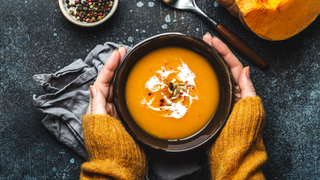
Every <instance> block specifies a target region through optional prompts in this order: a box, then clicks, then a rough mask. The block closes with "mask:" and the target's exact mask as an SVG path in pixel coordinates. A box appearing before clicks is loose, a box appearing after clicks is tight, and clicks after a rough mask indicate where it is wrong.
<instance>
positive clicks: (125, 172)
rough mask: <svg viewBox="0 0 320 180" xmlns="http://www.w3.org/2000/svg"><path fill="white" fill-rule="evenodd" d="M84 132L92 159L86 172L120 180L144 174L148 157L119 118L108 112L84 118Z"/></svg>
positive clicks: (84, 165)
mask: <svg viewBox="0 0 320 180" xmlns="http://www.w3.org/2000/svg"><path fill="white" fill-rule="evenodd" d="M83 133H84V139H85V144H86V149H87V152H88V155H89V160H90V162H87V163H84V164H83V167H82V174H88V173H94V174H95V173H100V174H103V175H107V176H111V177H116V178H117V179H122V178H124V179H134V178H130V177H140V176H141V177H144V175H145V171H146V160H145V159H146V158H145V153H144V151H143V149H142V148H141V147H140V146H139V145H138V144H137V143H136V142H135V141H134V140H133V139H132V137H131V136H130V135H129V134H128V132H127V131H126V130H125V128H124V127H123V126H122V124H121V122H120V121H119V120H116V119H114V118H112V117H110V116H108V115H90V116H84V117H83Z"/></svg>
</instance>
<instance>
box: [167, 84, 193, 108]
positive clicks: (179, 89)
mask: <svg viewBox="0 0 320 180" xmlns="http://www.w3.org/2000/svg"><path fill="white" fill-rule="evenodd" d="M186 83H188V81H185V83H177V82H175V83H173V82H170V83H169V84H168V86H169V88H167V90H168V92H169V94H170V96H168V98H169V99H171V101H174V100H177V99H183V102H184V101H185V99H186V96H182V95H183V92H187V89H188V87H192V88H193V86H192V85H191V84H186ZM180 96H181V98H180ZM167 104H169V103H166V105H167ZM170 106H171V104H170Z"/></svg>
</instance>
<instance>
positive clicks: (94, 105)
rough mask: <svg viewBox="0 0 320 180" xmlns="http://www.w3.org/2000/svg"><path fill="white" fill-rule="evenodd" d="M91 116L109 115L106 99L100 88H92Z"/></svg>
mask: <svg viewBox="0 0 320 180" xmlns="http://www.w3.org/2000/svg"><path fill="white" fill-rule="evenodd" d="M90 94H91V114H107V110H106V98H105V97H104V95H103V94H102V92H101V90H100V89H99V88H98V87H94V86H90Z"/></svg>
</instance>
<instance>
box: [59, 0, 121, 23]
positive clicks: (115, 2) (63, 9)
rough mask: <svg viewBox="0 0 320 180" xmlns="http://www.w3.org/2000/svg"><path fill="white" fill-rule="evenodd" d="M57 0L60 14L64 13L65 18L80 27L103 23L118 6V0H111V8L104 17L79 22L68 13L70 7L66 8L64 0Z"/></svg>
mask: <svg viewBox="0 0 320 180" xmlns="http://www.w3.org/2000/svg"><path fill="white" fill-rule="evenodd" d="M58 1H59V7H60V10H61V12H62V14H63V15H64V17H65V18H67V19H68V20H69V21H70V22H72V23H73V24H75V25H78V26H82V27H94V26H98V25H100V24H103V23H104V22H106V21H107V20H108V19H110V17H111V16H112V15H113V14H114V12H115V11H116V9H117V7H118V3H119V0H113V5H112V8H111V11H110V12H109V13H108V14H107V16H106V17H104V18H102V19H101V20H100V21H96V22H92V23H87V22H85V21H82V22H81V21H79V20H77V19H76V18H74V17H73V16H72V15H71V14H70V13H69V11H70V9H68V7H67V3H66V0H58ZM70 1H72V0H70ZM75 12H76V11H75Z"/></svg>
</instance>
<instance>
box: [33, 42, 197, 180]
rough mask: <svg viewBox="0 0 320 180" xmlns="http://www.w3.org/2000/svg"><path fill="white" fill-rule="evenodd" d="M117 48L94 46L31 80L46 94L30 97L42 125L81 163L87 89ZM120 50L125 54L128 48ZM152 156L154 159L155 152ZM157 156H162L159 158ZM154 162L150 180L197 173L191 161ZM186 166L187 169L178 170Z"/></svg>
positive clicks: (183, 159) (83, 148)
mask: <svg viewBox="0 0 320 180" xmlns="http://www.w3.org/2000/svg"><path fill="white" fill-rule="evenodd" d="M119 46H120V45H119V44H115V43H112V42H106V43H105V44H104V45H97V46H96V47H95V48H94V49H93V50H92V51H91V52H90V53H89V54H88V56H87V57H86V59H85V60H84V61H83V60H81V59H78V60H76V61H74V62H73V63H71V64H70V65H68V66H66V67H64V68H62V69H61V70H59V71H57V72H55V73H51V74H37V75H34V76H33V79H34V81H35V83H36V84H37V85H38V86H41V87H43V89H44V90H45V91H46V92H47V94H44V95H41V96H39V97H36V95H33V103H34V105H35V107H36V108H37V109H39V110H40V111H42V112H44V113H46V114H47V116H46V117H45V118H44V119H43V120H42V123H43V124H44V126H45V127H46V128H47V129H48V130H49V131H50V132H51V133H52V134H53V135H54V136H55V137H56V138H57V139H58V140H59V141H61V142H62V143H63V144H65V145H66V146H68V147H70V148H71V149H73V150H74V151H75V152H77V153H78V154H79V155H80V156H82V157H83V158H85V159H88V154H87V152H86V149H85V144H84V139H83V131H82V115H83V114H85V112H86V109H87V106H88V102H89V96H90V91H89V86H90V85H92V84H93V83H94V81H95V79H96V77H97V76H98V74H99V73H100V71H101V69H102V67H103V65H104V64H105V62H106V61H107V59H108V58H109V56H110V55H111V53H112V52H113V50H115V49H117V48H119ZM124 47H125V48H126V49H127V50H129V48H130V47H129V46H124ZM152 156H154V157H157V156H158V155H157V152H155V153H153V154H152ZM160 156H161V157H163V156H165V155H164V154H160ZM154 159H156V160H157V161H158V162H159V163H157V162H151V165H150V167H149V168H148V174H149V172H152V176H151V175H150V179H159V180H160V179H168V180H174V179H178V178H179V177H185V176H187V175H188V174H190V172H193V173H197V172H198V171H201V169H200V166H199V164H198V162H197V161H195V160H191V161H190V160H189V161H186V160H185V158H180V159H181V160H182V161H179V160H177V159H175V161H174V162H170V161H168V158H154ZM169 159H170V158H169ZM162 160H164V161H162ZM161 161H162V162H161ZM186 162H187V163H188V164H189V166H185V165H184V166H180V165H181V164H185V163H186ZM172 163H176V165H177V166H176V168H175V169H174V172H172V168H169V169H168V168H167V165H169V164H170V165H171V166H172V165H175V164H172ZM179 167H181V168H179ZM177 174H179V175H178V176H177ZM147 177H148V175H147ZM151 177H152V178H151Z"/></svg>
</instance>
